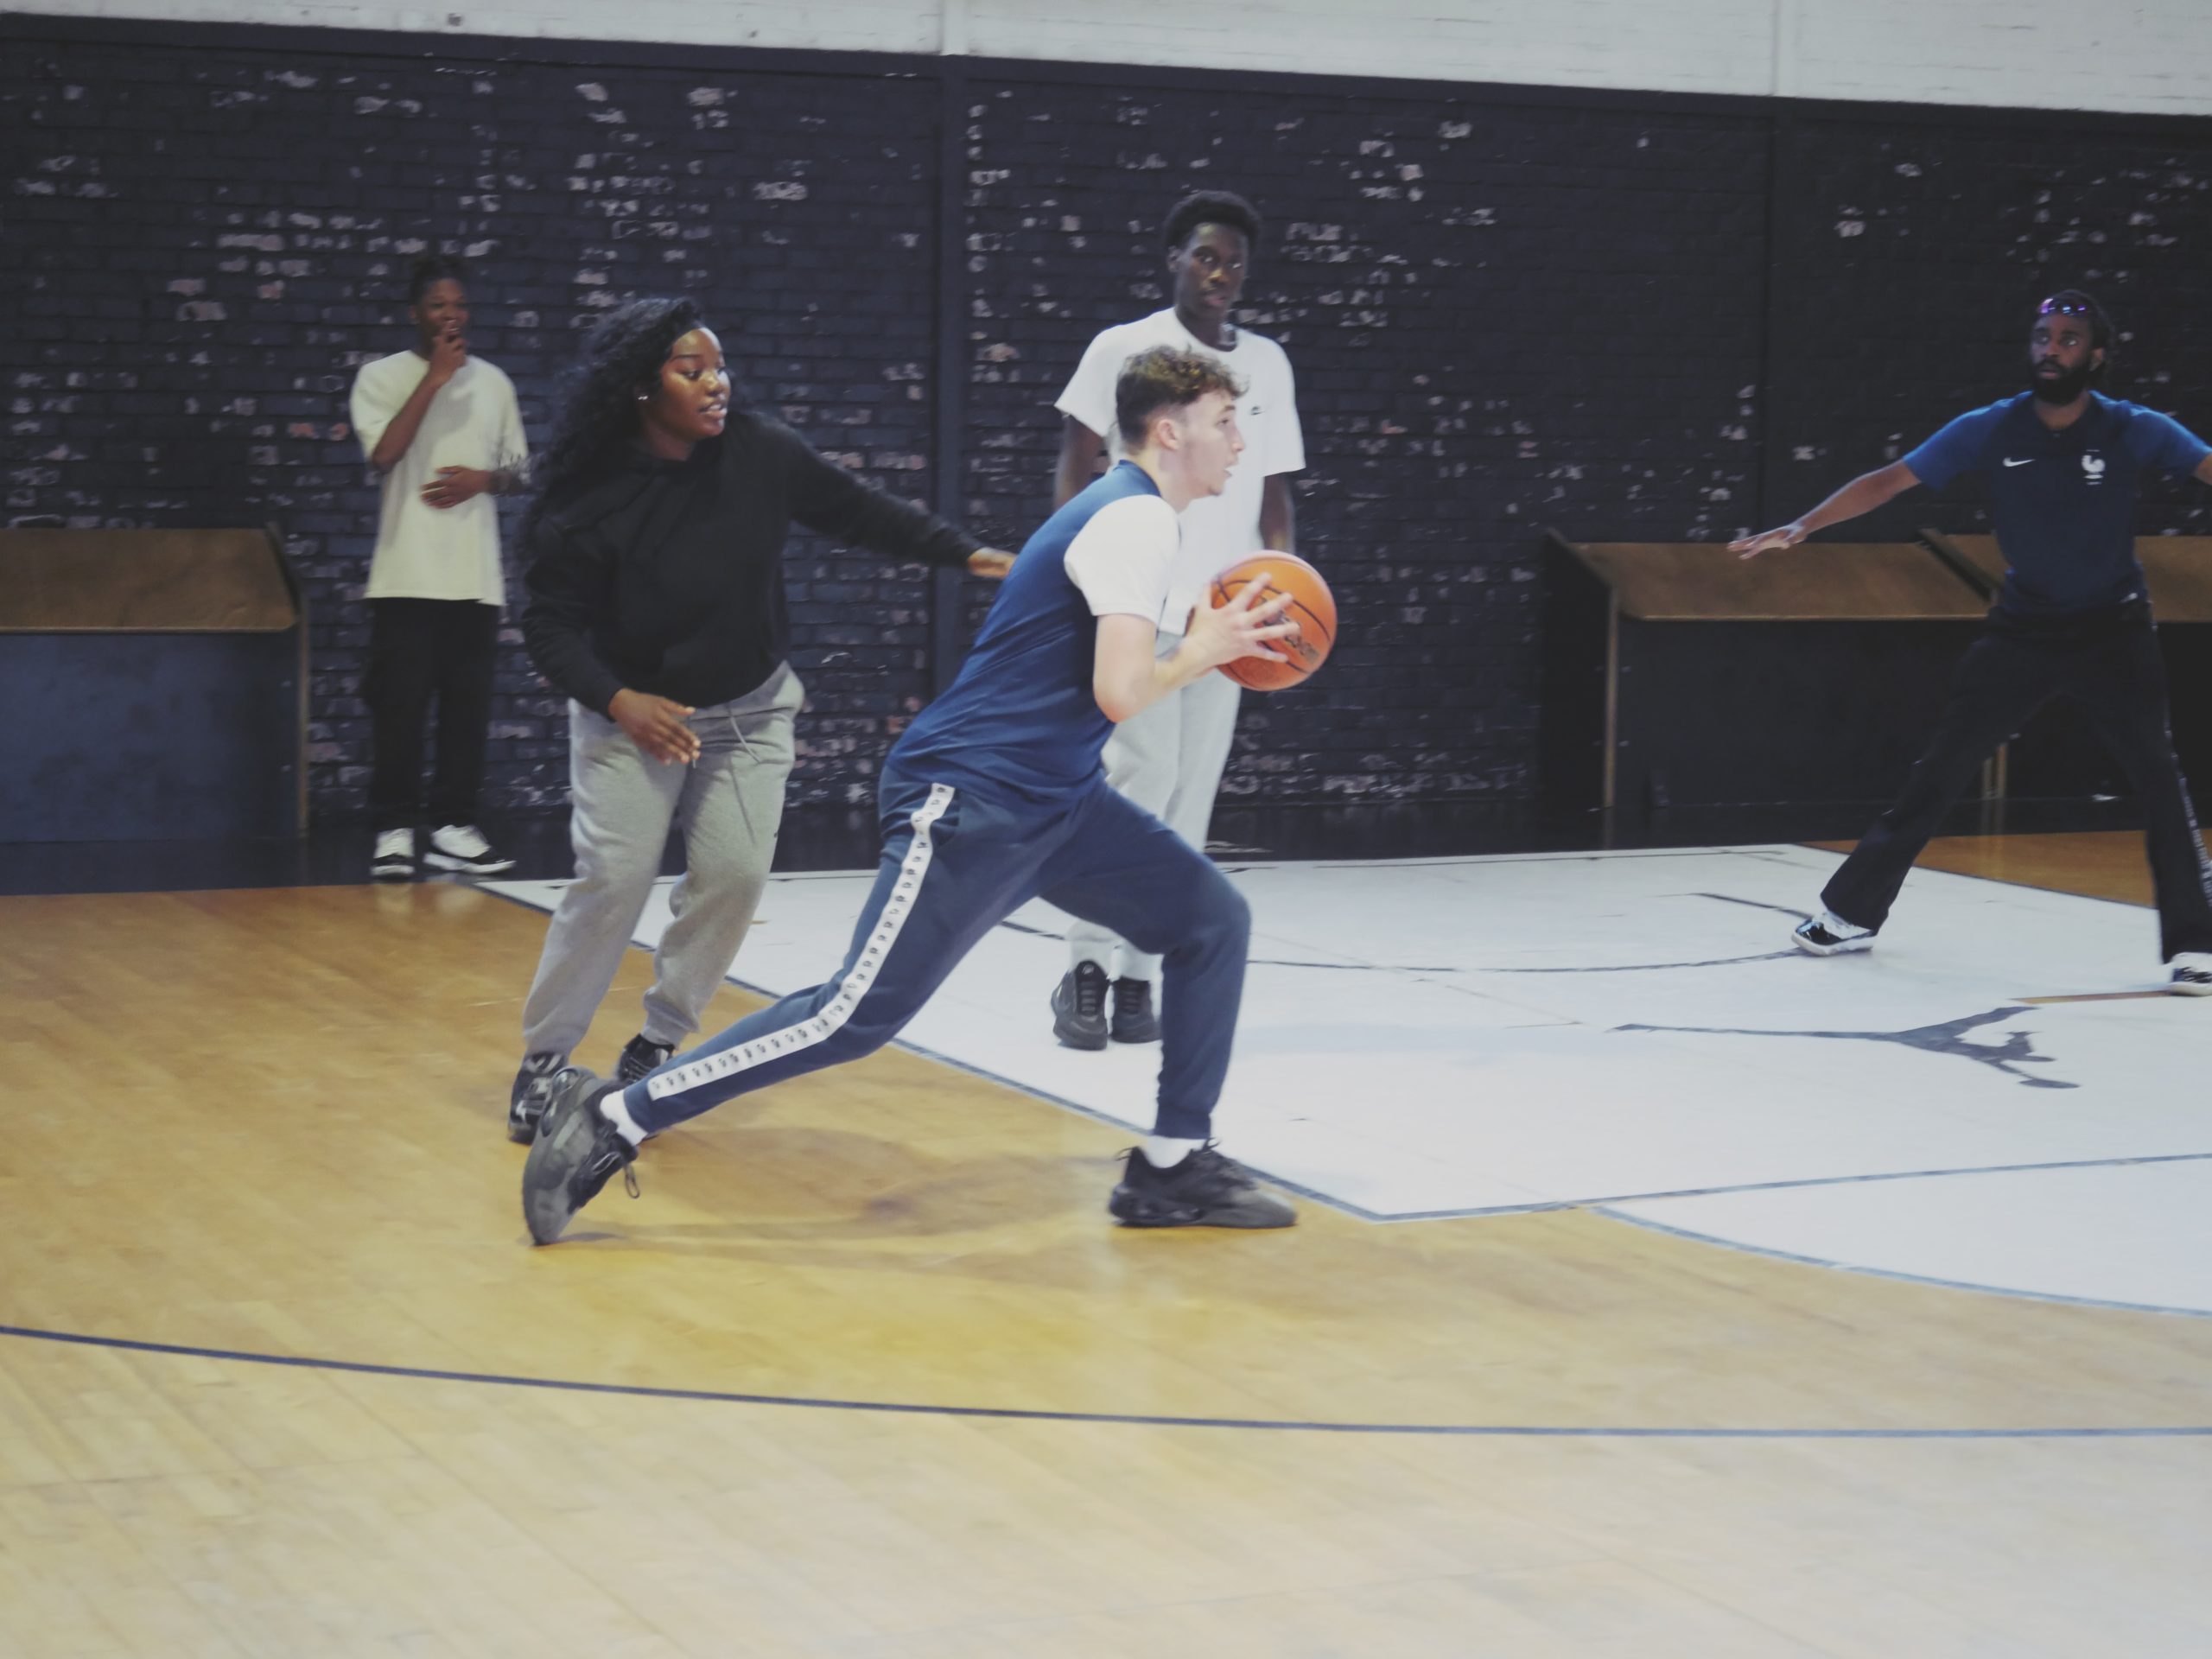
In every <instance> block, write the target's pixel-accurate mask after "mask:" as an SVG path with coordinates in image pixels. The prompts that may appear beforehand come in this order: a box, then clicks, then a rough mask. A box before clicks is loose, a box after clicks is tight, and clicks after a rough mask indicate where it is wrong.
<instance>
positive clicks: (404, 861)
mask: <svg viewBox="0 0 2212 1659" xmlns="http://www.w3.org/2000/svg"><path fill="white" fill-rule="evenodd" d="M414 879H415V832H414V831H413V830H412V829H379V830H378V831H377V849H376V851H375V852H373V853H372V854H371V855H369V880H372V881H412V880H414Z"/></svg>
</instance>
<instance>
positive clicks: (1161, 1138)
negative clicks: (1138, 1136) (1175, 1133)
mask: <svg viewBox="0 0 2212 1659" xmlns="http://www.w3.org/2000/svg"><path fill="white" fill-rule="evenodd" d="M1204 1145H1205V1141H1177V1140H1174V1139H1173V1138H1172V1137H1171V1136H1168V1135H1147V1136H1145V1138H1144V1160H1145V1162H1147V1164H1150V1165H1151V1166H1153V1167H1154V1169H1173V1168H1174V1167H1175V1166H1176V1165H1178V1164H1179V1163H1181V1162H1182V1161H1183V1160H1185V1158H1187V1157H1189V1156H1190V1155H1191V1154H1192V1153H1194V1152H1196V1151H1197V1150H1198V1148H1199V1147H1203V1146H1204Z"/></svg>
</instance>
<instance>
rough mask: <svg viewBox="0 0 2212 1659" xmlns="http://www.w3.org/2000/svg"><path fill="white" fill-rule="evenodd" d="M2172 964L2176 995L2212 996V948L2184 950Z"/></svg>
mask: <svg viewBox="0 0 2212 1659" xmlns="http://www.w3.org/2000/svg"><path fill="white" fill-rule="evenodd" d="M2170 965H2171V967H2172V969H2173V975H2174V977H2173V992H2174V995H2176V996H2212V950H2183V951H2182V952H2181V953H2180V954H2179V955H2178V956H2177V957H2175V958H2174V959H2173V961H2172V963H2171V964H2170Z"/></svg>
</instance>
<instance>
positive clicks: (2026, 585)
mask: <svg viewBox="0 0 2212 1659" xmlns="http://www.w3.org/2000/svg"><path fill="white" fill-rule="evenodd" d="M2112 337H2113V330H2112V321H2111V319H2110V318H2108V317H2107V316H2106V315H2105V312H2104V308H2103V307H2101V306H2100V305H2099V304H2098V303H2097V302H2096V301H2094V299H2092V298H2090V297H2089V296H2088V295H2087V294H2083V293H2082V292H2080V291H2079V290H2078V289H2066V290H2064V291H2063V292H2061V293H2057V294H2054V295H2052V296H2050V298H2049V299H2047V300H2045V301H2044V302H2043V304H2042V305H2041V306H2040V307H2039V308H2037V314H2036V320H2035V322H2034V325H2033V327H2031V330H2030V332H2029V334H2028V364H2029V371H2030V373H2031V376H2032V377H2033V378H2032V383H2031V386H2030V389H2029V390H2028V391H2024V392H2021V393H2019V394H2018V396H2016V397H2008V398H2005V400H2004V401H2002V402H2000V403H1995V404H1990V405H1989V406H1988V407H1987V408H1986V409H1978V410H1974V411H1973V412H1971V413H1969V414H1966V415H1961V416H1959V417H1958V418H1957V419H1956V420H1955V421H1953V422H1952V423H1950V424H1949V425H1948V426H1946V427H1945V428H1944V429H1942V431H1940V432H1938V433H1936V435H1935V436H1934V437H1932V438H1930V439H1929V440H1928V442H1925V443H1923V444H1922V445H1921V446H1920V447H1919V448H1917V449H1915V450H1914V451H1913V452H1912V453H1911V454H1909V455H1907V456H1905V457H1904V460H1902V461H1893V462H1892V463H1891V464H1890V465H1889V466H1887V467H1881V468H1879V469H1878V470H1877V471H1875V472H1871V473H1868V474H1865V475H1864V476H1862V477H1859V478H1856V479H1853V480H1852V481H1851V482H1850V483H1848V484H1847V485H1845V486H1843V488H1841V489H1840V490H1838V491H1837V492H1836V493H1834V495H1832V496H1830V497H1829V498H1828V499H1827V500H1825V501H1823V502H1821V505H1819V506H1817V507H1815V508H1814V509H1813V511H1812V512H1808V513H1807V514H1806V515H1805V516H1804V517H1803V518H1800V519H1797V520H1796V521H1795V522H1794V523H1791V524H1784V525H1783V526H1782V527H1781V528H1780V529H1778V530H1770V531H1764V532H1763V533H1761V534H1759V535H1757V536H1747V537H1745V538H1744V539H1743V540H1741V541H1738V542H1736V543H1733V544H1732V549H1733V550H1734V551H1735V552H1737V553H1739V554H1741V555H1742V556H1744V557H1745V558H1747V559H1748V558H1750V557H1751V556H1754V555H1756V554H1759V553H1764V552H1765V551H1766V550H1768V549H1769V548H1775V547H1789V546H1791V545H1793V544H1795V543H1798V542H1802V541H1803V540H1804V539H1805V537H1808V536H1809V535H1811V534H1812V533H1813V531H1816V530H1821V529H1824V528H1826V527H1827V525H1829V524H1840V523H1842V522H1843V521H1844V520H1845V519H1847V518H1857V517H1858V516H1859V514H1860V513H1863V512H1872V511H1873V509H1875V508H1876V507H1878V506H1880V505H1882V504H1883V503H1884V502H1885V501H1887V500H1889V499H1891V497H1892V496H1895V495H1897V494H1898V493H1901V492H1903V491H1904V490H1908V489H1910V488H1911V487H1912V486H1914V485H1916V484H1928V485H1931V486H1936V487H1937V488H1941V487H1942V486H1943V485H1944V484H1946V483H1948V482H1949V481H1950V480H1952V479H1954V478H1955V477H1957V476H1959V475H1960V474H1961V473H1967V472H1980V474H1982V475H1983V476H1984V477H1986V479H1987V480H1989V488H1990V496H1991V505H1992V510H1993V516H1994V518H1995V521H1996V529H1997V542H1998V545H1999V548H2001V549H2002V550H2003V551H2004V554H2005V563H2006V565H2007V567H2008V569H2006V571H2005V586H2004V588H2003V590H2002V591H2001V592H2000V593H1999V595H1998V599H1997V603H1996V604H1995V606H1994V607H1993V608H1992V609H1991V611H1990V613H1989V620H1988V621H1987V622H1986V624H1985V625H1984V626H1983V628H1982V631H1981V632H1980V636H1979V637H1978V638H1976V639H1975V640H1974V644H1973V645H1972V646H1971V647H1970V648H1969V649H1968V650H1967V655H1966V659H1965V661H1964V662H1963V663H1961V664H1960V668H1959V673H1958V677H1957V679H1956V681H1955V683H1954V684H1953V686H1952V690H1951V696H1950V701H1949V702H1948V703H1947V704H1946V705H1945V706H1944V709H1943V712H1942V718H1941V719H1940V720H1939V721H1937V723H1936V735H1935V737H1934V738H1933V739H1932V740H1931V741H1930V742H1929V746H1928V752H1927V753H1925V754H1924V755H1923V756H1922V757H1921V759H1920V760H1919V762H1918V763H1917V764H1916V766H1914V767H1913V770H1912V776H1911V778H1910V779H1909V780H1908V781H1907V783H1906V785H1905V787H1904V794H1903V795H1902V796H1901V797H1899V798H1898V800H1897V804H1896V805H1894V806H1892V807H1891V809H1890V810H1888V811H1887V812H1885V813H1884V814H1883V815H1882V816H1881V817H1880V818H1879V819H1878V820H1877V821H1876V823H1875V824H1874V827H1873V828H1872V829H1870V830H1868V831H1867V832H1866V836H1865V837H1864V838H1863V839H1862V840H1861V841H1860V842H1859V845H1858V847H1857V848H1856V849H1854V850H1853V853H1852V855H1851V856H1850V857H1849V858H1848V859H1847V860H1846V861H1844V865H1843V868H1841V869H1840V870H1838V871H1837V872H1836V873H1835V875H1834V879H1833V880H1830V881H1829V882H1828V884H1827V888H1826V889H1825V890H1824V891H1823V892H1822V893H1821V904H1822V905H1823V906H1826V908H1825V909H1824V910H1823V911H1822V912H1821V914H1820V915H1818V916H1815V917H1812V918H1808V920H1806V921H1805V922H1804V923H1802V925H1800V926H1799V927H1798V928H1797V930H1796V934H1795V936H1794V937H1795V938H1796V943H1797V947H1798V948H1799V949H1800V950H1805V951H1808V952H1809V953H1810V954H1812V955H1814V956H1819V957H1828V956H1835V955H1837V954H1839V953H1840V952H1843V951H1848V950H1868V949H1871V948H1872V945H1873V943H1874V935H1875V934H1876V933H1878V932H1879V931H1881V927H1882V924H1883V923H1884V922H1885V921H1887V920H1888V919H1889V914H1890V906H1891V904H1892V903H1894V902H1895V901H1896V899H1897V890H1898V889H1899V888H1900V887H1903V886H1904V878H1905V873H1906V871H1908V870H1909V869H1910V868H1912V863H1913V861H1914V860H1915V859H1916V858H1917V857H1919V856H1920V849H1922V848H1923V847H1924V846H1926V845H1927V844H1928V838H1929V836H1932V835H1934V834H1935V833H1936V826H1937V825H1938V824H1940V823H1942V820H1943V815H1944V813H1945V812H1946V811H1948V810H1949V809H1950V806H1951V804H1952V803H1953V802H1954V801H1955V800H1957V799H1958V798H1959V795H1960V793H1961V791H1963V790H1964V789H1965V788H1966V786H1967V782H1968V781H1969V780H1970V779H1972V777H1973V776H1974V772H1975V771H1976V770H1977V769H1978V768H1979V767H1980V765H1981V763H1982V760H1984V758H1985V757H1986V756H1987V755H1988V753H1990V751H1991V750H1993V749H1994V748H1995V747H1997V746H1998V745H1999V743H2002V742H2004V741H2005V740H2006V739H2007V738H2009V737H2011V736H2012V734H2013V733H2015V732H2017V731H2018V730H2019V728H2020V727H2021V726H2022V725H2023V724H2024V722H2025V721H2026V720H2027V719H2028V717H2029V716H2030V715H2032V714H2034V713H2035V711H2036V710H2037V709H2039V708H2041V707H2042V706H2043V705H2044V703H2046V702H2050V699H2051V698H2053V697H2054V696H2071V697H2073V698H2075V699H2076V700H2077V701H2078V702H2080V703H2081V704H2082V708H2083V709H2084V710H2085V712H2087V714H2088V716H2089V719H2090V721H2091V722H2092V723H2093V724H2094V725H2095V726H2096V728H2097V729H2098V731H2099V733H2100V734H2101V736H2102V737H2103V739H2104V741H2105V743H2106V746H2107V747H2108V748H2109V749H2110V750H2111V751H2112V753H2113V758H2114V759H2116V760H2118V761H2119V762H2120V766H2122V767H2123V768H2124V769H2125V770H2126V773H2127V776H2128V779H2129V781H2130V782H2132V783H2133V785H2134V786H2135V792H2136V793H2137V794H2138V795H2139V796H2140V797H2141V798H2142V801H2143V810H2144V815H2145V826H2144V827H2145V836H2146V838H2147V839H2148V841H2149V843H2150V852H2151V873H2152V880H2153V882H2154V884H2155V887H2156V890H2157V894H2158V932H2159V944H2160V950H2161V954H2162V955H2163V956H2164V958H2165V960H2166V961H2167V962H2168V963H2171V968H2172V976H2173V988H2174V989H2175V990H2176V991H2177V992H2181V993H2183V994H2184V995H2193V996H2206V995H2212V862H2208V861H2207V860H2206V857H2205V854H2204V844H2203V842H2202V841H2200V840H2199V839H2198V837H2197V833H2196V817H2195V816H2194V815H2193V814H2192V813H2191V811H2190V802H2189V790H2188V786H2187V785H2185V784H2184V783H2183V780H2182V775H2181V767H2180V765H2179V763H2178V762H2177V761H2176V760H2175V759H2174V750H2173V740H2172V738H2171V735H2170V734H2169V733H2168V730H2167V722H2166V677H2165V666H2164V662H2163V661H2162V660H2161V658H2159V655H2158V640H2157V639H2156V638H2155V637H2154V636H2153V635H2152V631H2151V603H2150V600H2149V598H2148V596H2147V594H2146V592H2145V587H2144V582H2143V567H2142V566H2141V565H2140V564H2139V563H2137V561H2136V557H2135V537H2134V522H2135V505H2136V499H2137V494H2138V491H2139V481H2140V479H2141V477H2142V474H2144V473H2145V472H2147V471H2150V470H2151V469H2152V468H2159V469H2164V470H2166V471H2171V472H2177V473H2188V474H2192V475H2193V476H2195V477H2196V478H2198V479H2200V480H2202V481H2204V482H2205V483H2208V484H2212V448H2208V447H2207V445H2206V444H2205V443H2204V442H2203V441H2202V439H2200V438H2199V437H2197V436H2196V435H2195V434H2194V433H2192V432H2190V430H2188V429H2186V428H2185V427H2183V426H2182V425H2181V424H2180V423H2177V422H2176V421H2174V420H2172V419H2171V418H2169V417H2168V416H2164V415H2161V414H2158V412H2156V411H2155V410H2148V409H2144V408H2141V407H2139V405H2137V404H2130V403H2125V402H2122V401H2120V399H2117V398H2113V397H2105V396H2103V395H2102V394H2101V393H2100V392H2096V391H2092V390H2090V388H2091V385H2093V384H2094V381H2095V380H2096V379H2097V378H2098V377H2099V376H2100V375H2101V373H2102V372H2103V370H2104V365H2105V359H2106V353H2107V351H2108V350H2109V349H2110V347H2111V343H2112Z"/></svg>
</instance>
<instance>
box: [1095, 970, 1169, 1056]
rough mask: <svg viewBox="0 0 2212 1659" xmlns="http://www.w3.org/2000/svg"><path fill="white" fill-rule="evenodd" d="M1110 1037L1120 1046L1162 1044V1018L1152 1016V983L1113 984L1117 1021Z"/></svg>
mask: <svg viewBox="0 0 2212 1659" xmlns="http://www.w3.org/2000/svg"><path fill="white" fill-rule="evenodd" d="M1107 1034H1108V1035H1109V1036H1110V1037H1111V1038H1113V1039H1114V1040H1115V1041H1116V1042H1117V1043H1156V1042H1158V1041H1159V1040H1160V1016H1159V1015H1158V1014H1155V1013H1154V1012H1153V1007H1152V982H1151V981H1150V980H1148V979H1117V980H1116V981H1115V982H1114V1020H1113V1024H1112V1025H1111V1027H1109V1030H1108V1033H1107Z"/></svg>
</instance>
